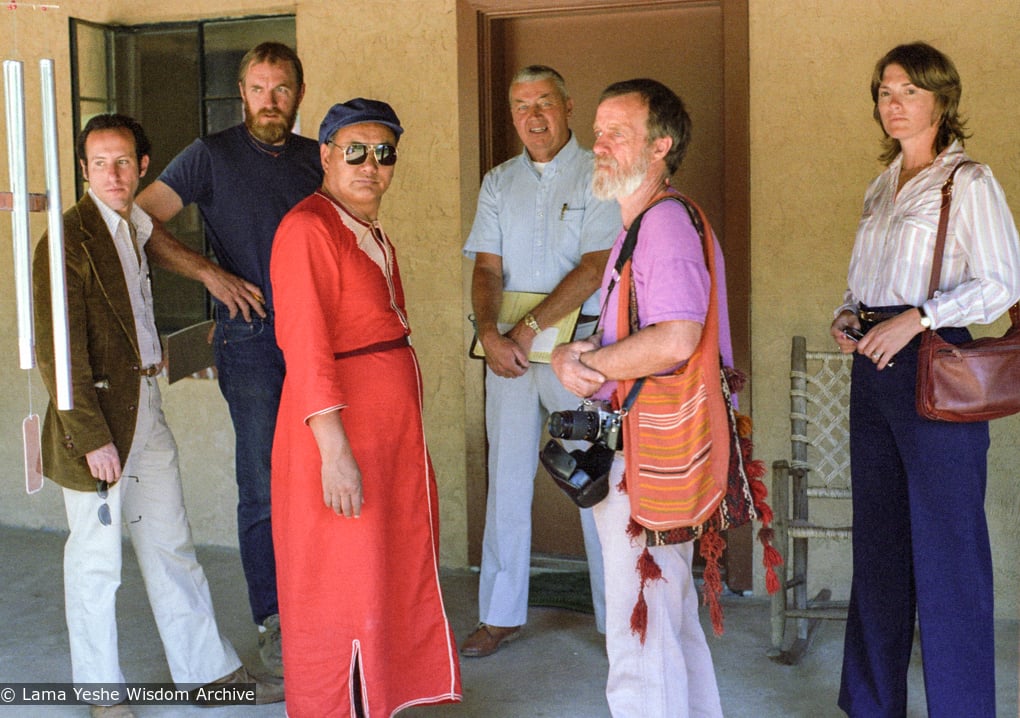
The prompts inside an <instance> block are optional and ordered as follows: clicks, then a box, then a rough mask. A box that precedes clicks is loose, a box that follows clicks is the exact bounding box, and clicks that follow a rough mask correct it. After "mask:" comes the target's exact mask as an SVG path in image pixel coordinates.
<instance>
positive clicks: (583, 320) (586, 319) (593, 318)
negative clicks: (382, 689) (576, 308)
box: [577, 314, 599, 324]
mask: <svg viewBox="0 0 1020 718" xmlns="http://www.w3.org/2000/svg"><path fill="white" fill-rule="evenodd" d="M598 320H599V315H598V314H578V315H577V323H578V324H590V323H591V322H597V321H598Z"/></svg>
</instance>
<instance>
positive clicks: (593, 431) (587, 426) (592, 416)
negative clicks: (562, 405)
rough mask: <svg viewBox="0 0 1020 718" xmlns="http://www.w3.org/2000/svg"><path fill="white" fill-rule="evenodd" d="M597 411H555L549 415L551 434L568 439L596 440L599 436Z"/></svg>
mask: <svg viewBox="0 0 1020 718" xmlns="http://www.w3.org/2000/svg"><path fill="white" fill-rule="evenodd" d="M600 429H601V427H600V426H599V415H598V412H595V411H555V412H553V413H552V414H550V415H549V435H550V436H554V437H556V438H557V439H567V440H568V441H578V440H583V441H595V440H596V439H597V438H598V436H599V431H600Z"/></svg>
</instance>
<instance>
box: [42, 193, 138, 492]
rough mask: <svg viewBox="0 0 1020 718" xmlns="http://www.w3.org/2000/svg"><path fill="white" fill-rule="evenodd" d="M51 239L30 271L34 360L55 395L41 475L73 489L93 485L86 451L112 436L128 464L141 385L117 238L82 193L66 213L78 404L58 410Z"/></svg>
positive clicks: (73, 368) (91, 488) (45, 434)
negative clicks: (52, 303)
mask: <svg viewBox="0 0 1020 718" xmlns="http://www.w3.org/2000/svg"><path fill="white" fill-rule="evenodd" d="M48 240H49V238H48V237H47V236H45V235H44V236H43V238H42V239H41V240H40V241H39V244H38V245H37V246H36V249H35V260H34V262H33V270H32V285H33V290H34V305H35V307H34V311H35V334H36V347H35V352H36V361H37V362H38V364H39V371H40V373H41V374H42V378H43V382H44V383H45V384H46V388H47V390H48V391H49V393H50V404H49V406H48V407H47V409H46V419H45V421H44V422H43V432H42V459H43V473H44V474H45V475H46V476H47V477H48V478H50V479H51V480H53V481H55V482H57V483H58V484H60V485H61V486H64V487H67V488H69V489H75V490H78V491H94V490H95V487H96V481H95V479H94V478H93V477H92V474H91V472H90V471H89V467H88V463H87V462H86V460H85V454H87V453H88V452H90V451H93V450H95V449H98V448H100V447H102V446H105V445H106V444H108V443H110V442H111V441H112V442H113V445H114V446H116V447H117V453H118V454H119V455H120V461H121V465H123V464H124V463H125V462H126V461H127V456H128V453H129V452H130V450H131V442H132V439H133V438H134V432H135V418H136V415H137V413H138V406H137V404H138V391H139V387H140V384H141V375H140V374H139V366H140V364H141V355H140V353H139V351H138V339H137V336H138V335H137V333H136V331H135V320H134V315H133V313H132V311H131V299H130V297H129V296H128V289H127V282H126V281H125V279H124V270H123V268H122V267H121V263H120V257H119V256H118V254H117V248H116V246H115V245H114V243H113V237H111V236H110V231H109V230H108V229H107V227H106V223H105V222H104V221H103V218H102V215H100V213H99V208H98V207H96V204H95V202H93V201H92V198H91V197H90V196H89V195H85V197H83V198H82V200H81V201H80V202H78V204H76V205H75V206H74V207H72V208H71V209H69V210H67V211H66V212H65V213H64V265H65V267H66V269H67V272H66V274H67V306H68V327H69V330H70V340H71V342H70V344H71V386H72V396H73V398H74V408H73V409H70V410H65V411H58V410H57V407H56V379H55V371H54V352H53V315H52V311H51V307H50V269H49V241H48Z"/></svg>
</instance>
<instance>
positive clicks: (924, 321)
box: [917, 307, 931, 329]
mask: <svg viewBox="0 0 1020 718" xmlns="http://www.w3.org/2000/svg"><path fill="white" fill-rule="evenodd" d="M917 311H918V312H920V313H921V326H922V327H924V328H925V329H931V317H929V316H928V315H927V314H925V313H924V307H918V308H917Z"/></svg>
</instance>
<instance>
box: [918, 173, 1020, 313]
mask: <svg viewBox="0 0 1020 718" xmlns="http://www.w3.org/2000/svg"><path fill="white" fill-rule="evenodd" d="M973 164H977V163H976V162H974V161H973V160H964V161H963V162H961V163H959V164H958V165H956V167H954V168H953V171H952V172H950V173H949V177H947V178H946V181H945V182H943V183H942V205H941V207H940V208H939V228H938V232H937V234H936V235H935V251H934V256H933V257H932V262H931V277H930V278H929V279H928V299H932V298H933V297H934V296H935V292H936V291H937V290H938V288H939V279H940V278H941V277H942V257H943V255H944V254H945V251H946V232H947V231H948V230H949V205H950V203H951V202H952V200H953V182H954V178H955V177H956V171H957V170H958V169H960V168H961V167H963V166H964V165H973ZM1009 321H1010V326H1012V327H1014V328H1020V302H1016V303H1014V304H1013V306H1011V307H1010V308H1009Z"/></svg>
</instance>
